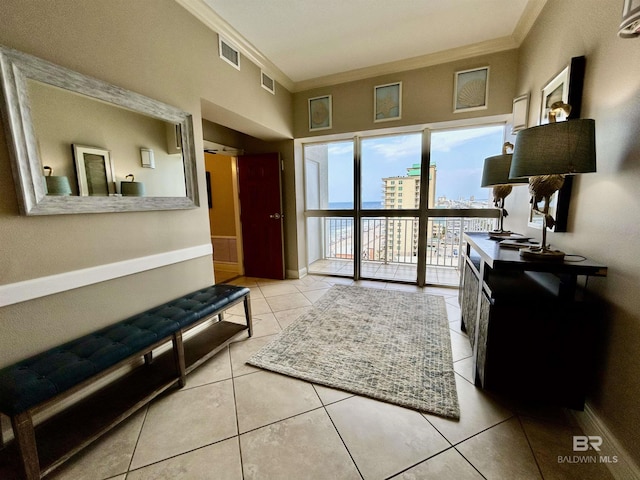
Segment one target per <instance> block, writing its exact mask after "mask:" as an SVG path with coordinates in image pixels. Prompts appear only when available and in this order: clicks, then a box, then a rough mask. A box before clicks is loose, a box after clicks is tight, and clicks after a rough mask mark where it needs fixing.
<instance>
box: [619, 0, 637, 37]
mask: <svg viewBox="0 0 640 480" xmlns="http://www.w3.org/2000/svg"><path fill="white" fill-rule="evenodd" d="M638 35H640V0H624V5H623V7H622V22H621V23H620V28H619V29H618V36H619V37H620V38H635V37H637V36H638Z"/></svg>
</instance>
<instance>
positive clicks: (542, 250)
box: [520, 247, 564, 262]
mask: <svg viewBox="0 0 640 480" xmlns="http://www.w3.org/2000/svg"><path fill="white" fill-rule="evenodd" d="M520 256H521V257H522V258H524V259H527V260H542V261H552V262H562V261H563V260H564V252H561V251H560V250H552V249H550V248H546V247H527V248H521V249H520Z"/></svg>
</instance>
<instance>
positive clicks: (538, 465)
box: [516, 415, 544, 480]
mask: <svg viewBox="0 0 640 480" xmlns="http://www.w3.org/2000/svg"><path fill="white" fill-rule="evenodd" d="M516 418H517V419H518V425H520V428H521V429H522V433H524V438H525V439H526V440H527V445H529V450H530V451H531V456H532V457H533V461H534V462H536V467H538V472H539V473H540V478H542V479H543V480H544V474H543V473H542V468H541V467H540V463H538V457H537V456H536V452H535V451H534V450H533V445H531V440H530V439H529V435H527V430H526V429H525V428H524V425H523V423H522V419H521V418H520V415H516Z"/></svg>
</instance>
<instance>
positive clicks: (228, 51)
mask: <svg viewBox="0 0 640 480" xmlns="http://www.w3.org/2000/svg"><path fill="white" fill-rule="evenodd" d="M218 53H219V54H220V58H221V59H223V60H224V61H225V62H227V63H229V64H230V65H233V66H234V67H235V68H237V69H238V70H240V51H238V49H237V48H236V47H234V46H233V45H231V44H230V43H229V42H228V41H227V40H225V39H224V38H222V37H221V36H220V35H218Z"/></svg>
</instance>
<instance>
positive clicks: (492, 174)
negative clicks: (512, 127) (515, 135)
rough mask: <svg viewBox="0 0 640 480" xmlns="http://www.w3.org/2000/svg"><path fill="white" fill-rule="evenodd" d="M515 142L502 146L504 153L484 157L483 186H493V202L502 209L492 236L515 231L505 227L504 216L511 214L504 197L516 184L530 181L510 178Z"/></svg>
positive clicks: (481, 184) (506, 234) (504, 234)
mask: <svg viewBox="0 0 640 480" xmlns="http://www.w3.org/2000/svg"><path fill="white" fill-rule="evenodd" d="M509 149H510V150H513V144H511V143H509V142H505V144H504V145H503V146H502V155H495V156H493V157H487V158H485V159H484V168H483V170H482V181H481V183H480V186H481V187H493V204H494V206H496V207H497V208H499V209H500V227H499V228H498V229H497V230H493V231H491V232H489V234H490V235H491V236H505V237H508V236H509V235H511V234H512V233H513V232H511V231H508V230H505V229H504V223H503V222H504V217H506V216H507V215H509V214H508V213H507V210H506V209H505V208H504V199H505V198H506V197H507V196H508V195H509V194H510V193H511V190H512V189H513V186H514V185H518V184H523V183H528V181H529V180H528V179H527V178H509V170H510V168H511V157H512V154H511V153H507V150H509Z"/></svg>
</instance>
